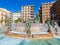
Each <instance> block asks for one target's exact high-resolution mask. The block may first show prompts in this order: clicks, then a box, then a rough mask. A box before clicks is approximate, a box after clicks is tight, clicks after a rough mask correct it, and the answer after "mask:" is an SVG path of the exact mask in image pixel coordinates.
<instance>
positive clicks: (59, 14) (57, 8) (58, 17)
mask: <svg viewBox="0 0 60 45" xmlns="http://www.w3.org/2000/svg"><path fill="white" fill-rule="evenodd" d="M53 6H54V11H53V13H54V14H55V21H56V22H57V23H58V24H59V25H60V0H56V2H55V3H54V5H53Z"/></svg>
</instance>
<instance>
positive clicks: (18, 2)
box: [0, 0, 55, 14]
mask: <svg viewBox="0 0 60 45" xmlns="http://www.w3.org/2000/svg"><path fill="white" fill-rule="evenodd" d="M53 1H55V0H0V8H6V9H7V10H9V11H11V12H15V11H21V6H24V5H34V7H35V8H34V10H35V11H34V14H36V13H37V11H38V9H39V7H40V6H41V4H42V2H53Z"/></svg>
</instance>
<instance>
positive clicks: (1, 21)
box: [0, 8, 11, 26]
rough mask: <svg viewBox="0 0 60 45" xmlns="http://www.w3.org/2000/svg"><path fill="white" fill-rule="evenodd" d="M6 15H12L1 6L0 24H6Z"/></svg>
mask: <svg viewBox="0 0 60 45" xmlns="http://www.w3.org/2000/svg"><path fill="white" fill-rule="evenodd" d="M6 16H7V17H8V18H10V17H11V13H10V11H8V10H6V9H4V8H0V26H2V25H4V24H5V23H6Z"/></svg>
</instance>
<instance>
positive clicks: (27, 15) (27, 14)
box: [22, 5, 34, 21]
mask: <svg viewBox="0 0 60 45" xmlns="http://www.w3.org/2000/svg"><path fill="white" fill-rule="evenodd" d="M22 18H23V20H24V21H27V20H28V19H33V18H34V6H33V5H28V6H22Z"/></svg>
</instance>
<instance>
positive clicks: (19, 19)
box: [14, 18, 23, 23]
mask: <svg viewBox="0 0 60 45" xmlns="http://www.w3.org/2000/svg"><path fill="white" fill-rule="evenodd" d="M14 22H15V23H18V22H23V19H22V18H18V19H16V20H14Z"/></svg>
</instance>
